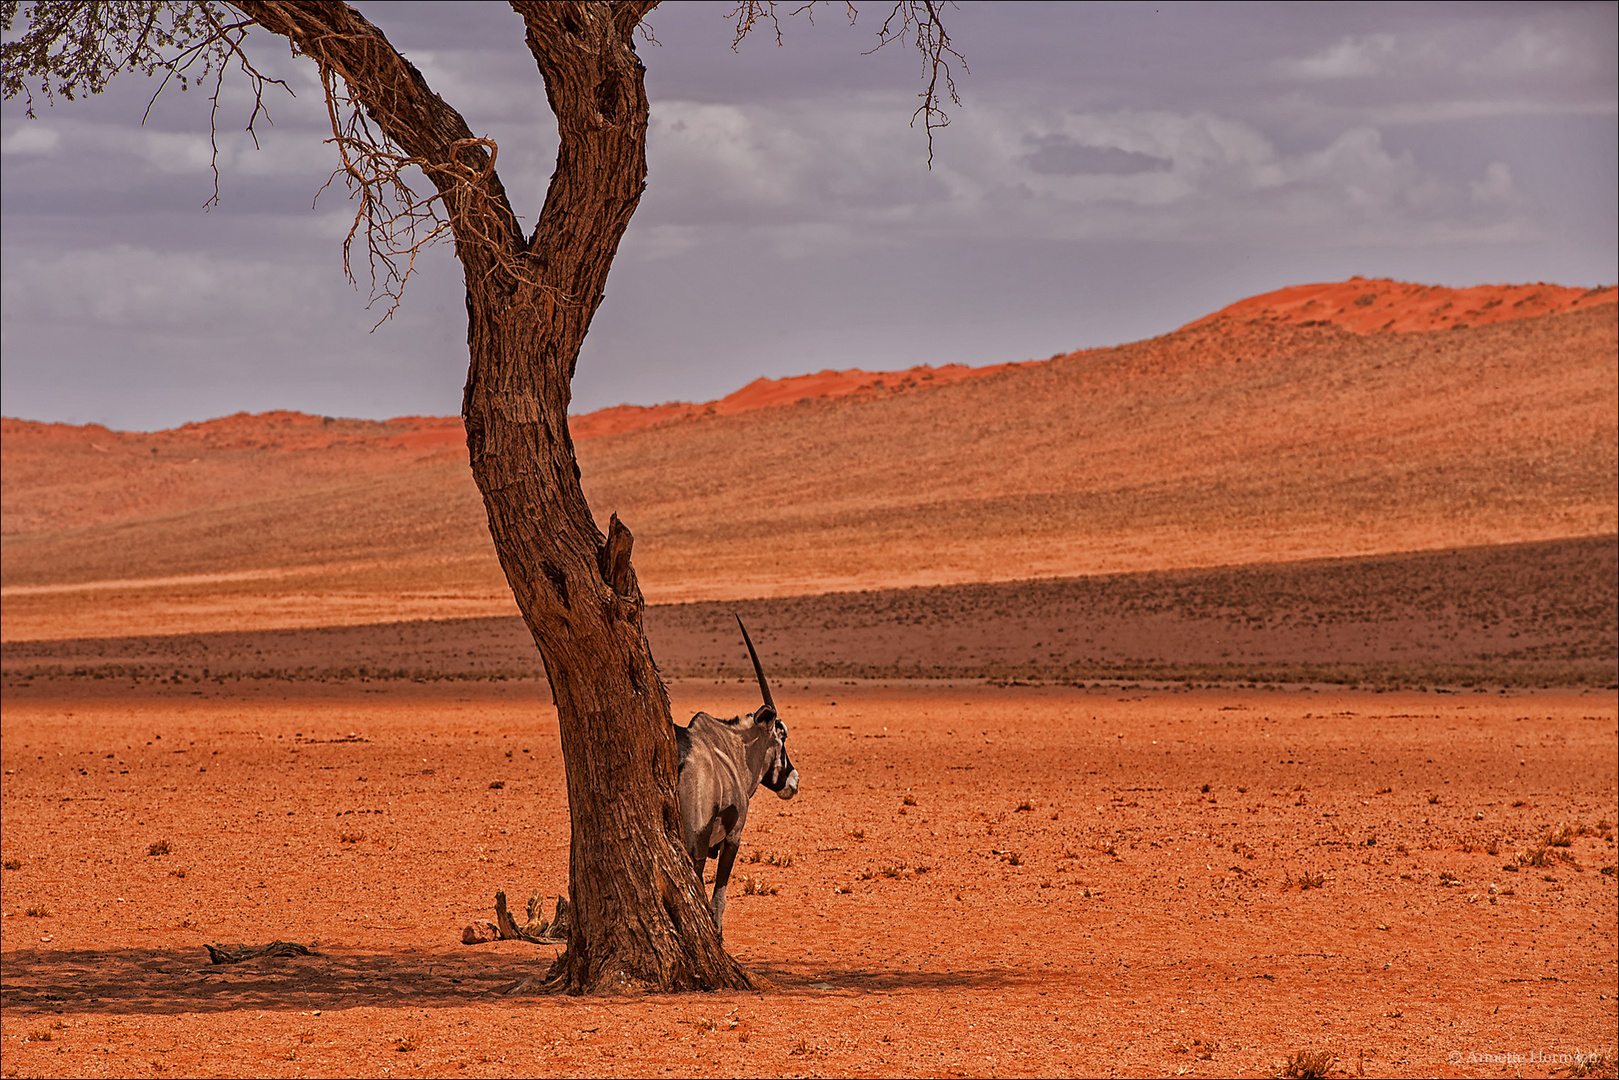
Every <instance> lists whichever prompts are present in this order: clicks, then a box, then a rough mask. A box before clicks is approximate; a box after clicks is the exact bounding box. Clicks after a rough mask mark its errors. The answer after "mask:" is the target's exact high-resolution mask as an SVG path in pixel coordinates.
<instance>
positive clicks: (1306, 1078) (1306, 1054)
mask: <svg viewBox="0 0 1619 1080" xmlns="http://www.w3.org/2000/svg"><path fill="white" fill-rule="evenodd" d="M1337 1060H1338V1055H1337V1054H1334V1053H1333V1052H1332V1051H1330V1050H1300V1051H1299V1052H1298V1053H1296V1054H1294V1055H1293V1056H1292V1057H1290V1058H1288V1059H1287V1061H1286V1062H1284V1063H1283V1065H1282V1075H1283V1076H1284V1077H1287V1078H1288V1080H1321V1078H1322V1077H1324V1076H1326V1075H1327V1073H1328V1071H1329V1070H1331V1068H1332V1066H1333V1064H1334V1063H1335V1062H1337Z"/></svg>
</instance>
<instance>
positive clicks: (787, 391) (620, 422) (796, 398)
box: [568, 364, 1020, 439]
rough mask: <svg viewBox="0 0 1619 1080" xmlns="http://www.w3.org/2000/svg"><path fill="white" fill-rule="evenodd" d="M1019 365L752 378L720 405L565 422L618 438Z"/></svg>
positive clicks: (617, 409) (634, 409)
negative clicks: (669, 424)
mask: <svg viewBox="0 0 1619 1080" xmlns="http://www.w3.org/2000/svg"><path fill="white" fill-rule="evenodd" d="M1018 366H1020V365H1018V364H990V365H988V366H987V367H968V366H967V365H965V364H945V365H944V366H943V367H931V366H929V365H927V364H922V365H919V366H917V367H913V368H909V369H907V370H905V371H875V372H874V371H861V370H860V369H859V368H848V369H846V370H844V371H832V370H830V369H829V370H826V371H817V372H815V373H814V374H813V375H791V376H788V377H787V378H785V379H764V378H760V379H755V380H753V381H752V382H750V383H749V384H748V385H746V386H744V387H743V388H742V389H740V390H738V391H736V392H735V393H731V394H727V395H726V396H725V397H722V398H720V399H719V400H718V401H709V402H704V403H703V404H700V405H693V404H691V403H689V402H685V401H670V402H666V403H664V404H662V405H615V406H613V407H612V408H608V409H598V410H596V411H595V412H592V413H585V414H584V415H582V416H573V417H570V418H569V420H568V429H569V430H570V431H572V432H573V437H574V438H575V439H594V438H598V437H600V436H602V435H618V434H621V433H622V432H626V431H637V430H639V429H641V428H645V427H651V426H652V425H653V424H661V423H663V422H664V421H666V420H684V419H689V418H692V417H699V416H734V415H736V414H737V413H744V412H751V411H752V410H754V409H768V408H770V407H771V406H773V405H793V404H797V403H798V402H801V401H813V400H816V399H818V398H841V397H853V396H875V395H879V394H900V393H904V392H906V391H907V390H916V389H919V388H921V387H924V386H944V385H945V384H947V383H953V382H958V381H960V380H961V379H973V378H979V377H981V376H984V375H993V374H995V372H997V371H1004V370H1005V369H1007V368H1010V367H1018Z"/></svg>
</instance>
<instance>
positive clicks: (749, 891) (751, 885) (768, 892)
mask: <svg viewBox="0 0 1619 1080" xmlns="http://www.w3.org/2000/svg"><path fill="white" fill-rule="evenodd" d="M780 891H781V886H779V885H766V884H765V883H764V882H762V881H755V880H753V879H752V878H743V879H742V895H743V896H775V895H776V894H777V893H779V892H780Z"/></svg>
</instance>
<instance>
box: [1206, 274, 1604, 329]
mask: <svg viewBox="0 0 1619 1080" xmlns="http://www.w3.org/2000/svg"><path fill="white" fill-rule="evenodd" d="M1616 297H1619V289H1616V288H1615V286H1612V285H1609V286H1607V287H1606V288H1599V289H1573V288H1568V287H1566V286H1563V285H1547V284H1546V283H1545V282H1537V283H1535V284H1533V285H1475V286H1474V287H1473V288H1471V289H1447V288H1444V287H1443V286H1440V285H1413V284H1411V283H1410V282H1406V281H1390V280H1388V279H1387V278H1362V277H1353V278H1350V279H1349V280H1348V281H1337V282H1329V283H1327V284H1322V285H1293V286H1291V287H1289V288H1286V289H1278V290H1276V291H1275V292H1271V293H1265V294H1264V295H1263V296H1251V297H1249V298H1248V299H1246V300H1239V301H1237V302H1236V303H1235V304H1232V305H1231V306H1230V307H1226V308H1222V309H1221V310H1219V311H1216V312H1215V313H1214V314H1213V315H1205V316H1204V317H1203V318H1201V319H1198V320H1197V321H1195V322H1191V323H1188V324H1187V325H1186V326H1185V327H1183V328H1182V329H1191V328H1192V327H1195V326H1207V325H1209V324H1212V323H1219V322H1226V321H1242V320H1248V319H1261V318H1263V319H1272V320H1275V321H1278V322H1286V323H1297V324H1299V325H1301V326H1338V327H1342V328H1343V329H1345V330H1348V331H1350V332H1351V333H1355V334H1372V333H1378V332H1381V331H1390V332H1393V333H1418V332H1421V331H1424V330H1451V329H1456V328H1458V327H1468V326H1487V325H1489V324H1490V323H1498V322H1509V321H1511V320H1513V319H1532V318H1534V317H1535V316H1537V315H1557V314H1561V313H1563V312H1565V311H1577V310H1581V309H1583V308H1590V307H1596V306H1598V305H1601V304H1613V303H1614V302H1615V299H1616Z"/></svg>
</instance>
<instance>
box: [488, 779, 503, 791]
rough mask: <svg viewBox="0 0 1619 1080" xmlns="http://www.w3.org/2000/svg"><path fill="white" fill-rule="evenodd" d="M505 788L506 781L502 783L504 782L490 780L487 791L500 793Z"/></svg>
mask: <svg viewBox="0 0 1619 1080" xmlns="http://www.w3.org/2000/svg"><path fill="white" fill-rule="evenodd" d="M505 786H506V781H504V780H491V781H489V790H490V791H500V790H502V789H504V788H505Z"/></svg>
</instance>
